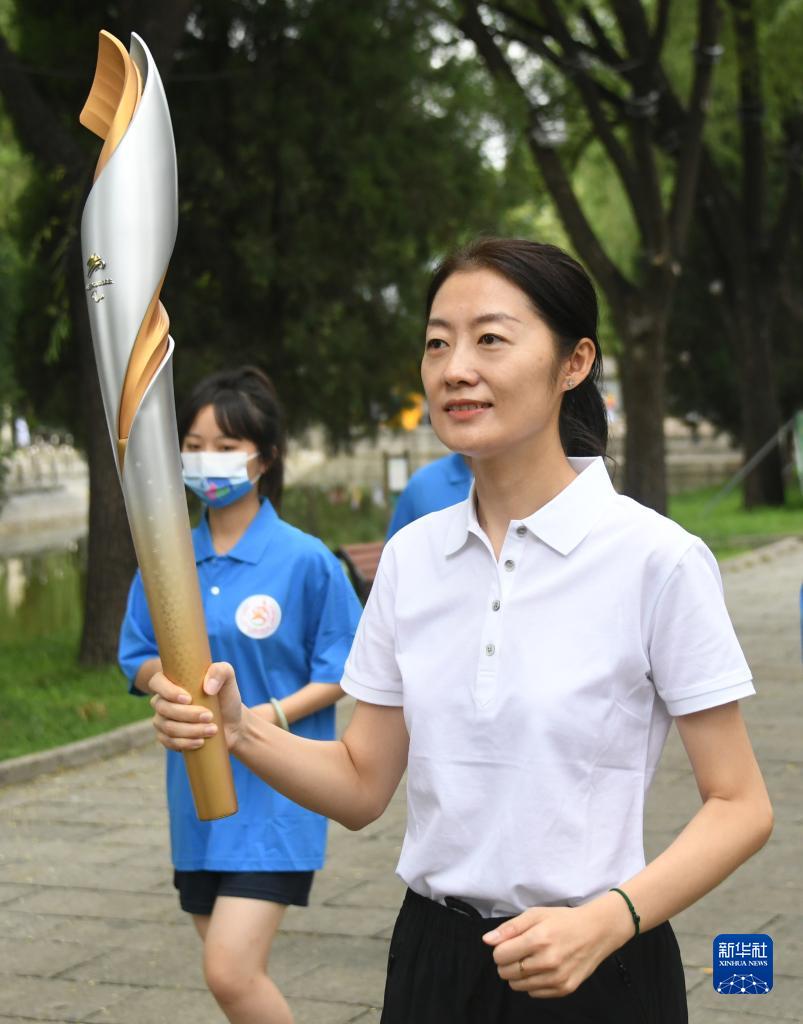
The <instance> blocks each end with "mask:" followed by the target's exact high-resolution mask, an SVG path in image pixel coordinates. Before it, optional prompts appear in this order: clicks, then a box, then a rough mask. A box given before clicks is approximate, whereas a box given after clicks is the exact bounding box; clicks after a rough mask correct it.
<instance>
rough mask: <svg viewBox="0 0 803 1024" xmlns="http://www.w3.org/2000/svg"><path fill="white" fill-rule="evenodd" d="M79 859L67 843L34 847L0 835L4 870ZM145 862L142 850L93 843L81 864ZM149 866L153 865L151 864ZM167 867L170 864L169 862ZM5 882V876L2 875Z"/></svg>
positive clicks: (85, 849)
mask: <svg viewBox="0 0 803 1024" xmlns="http://www.w3.org/2000/svg"><path fill="white" fill-rule="evenodd" d="M74 856H75V844H74V843H70V842H67V841H66V840H64V839H54V840H52V841H48V840H38V841H37V842H36V843H32V842H31V841H30V840H29V839H25V838H22V837H21V836H14V835H12V836H7V835H5V834H2V835H0V868H2V866H3V865H4V864H7V863H10V862H14V863H22V862H27V861H45V862H49V863H51V864H59V863H62V862H64V861H68V860H71V859H72V858H74ZM128 857H131V858H136V859H137V860H138V861H141V859H142V849H141V847H137V846H129V847H128V848H127V849H126V847H123V846H117V845H110V844H106V843H103V842H102V841H98V840H93V841H91V842H87V843H84V844H83V845H82V846H81V864H87V865H88V864H120V863H124V862H125V860H126V859H127V858H128ZM147 863H151V861H150V860H148V861H147ZM166 863H167V862H166ZM0 880H2V874H0Z"/></svg>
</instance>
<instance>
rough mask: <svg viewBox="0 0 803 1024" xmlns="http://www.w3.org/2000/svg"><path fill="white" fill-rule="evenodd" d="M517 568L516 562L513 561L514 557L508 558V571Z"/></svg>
mask: <svg viewBox="0 0 803 1024" xmlns="http://www.w3.org/2000/svg"><path fill="white" fill-rule="evenodd" d="M515 568H516V563H515V562H514V561H513V559H512V558H508V560H507V561H506V562H505V569H506V570H507V571H508V572H513V570H514V569H515Z"/></svg>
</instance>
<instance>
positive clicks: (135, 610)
mask: <svg viewBox="0 0 803 1024" xmlns="http://www.w3.org/2000/svg"><path fill="white" fill-rule="evenodd" d="M193 544H194V547H195V561H196V564H197V566H198V577H199V580H200V584H201V595H202V597H203V604H204V613H205V615H206V624H207V630H208V632H209V642H210V646H211V649H212V658H213V660H214V661H229V662H231V664H232V665H233V666H234V669H235V671H236V673H237V683H238V685H239V687H240V693H241V695H242V699H243V702H244V703H245V704H246V705H248V706H249V707H251V706H253V705H255V704H264V703H266V702H267V701H269V700H270V699H271V697H276V698H278V699H279V700H281V698H282V697H287V696H288V695H289V694H291V693H295V692H296V691H297V690H299V689H301V687H302V686H306V684H307V683H309V682H316V683H339V682H340V678H341V676H342V674H343V664H344V662H345V660H346V656H347V654H348V653H349V650H350V648H351V642H352V640H353V638H354V631H355V629H356V627H357V622H358V620H359V618H360V613H361V611H362V609H361V607H360V603H359V601H358V600H357V597H356V595H355V593H354V590H353V589H352V587H351V584H350V583H349V581H348V580H347V579H346V576H345V575H344V573H343V570H342V568H341V566H340V563H339V562H338V560H337V559H336V558H335V556H334V555H333V554H332V553H331V551H329V549H328V548H327V547H326V545H325V544H323V543H322V542H321V541H320V540H318V539H317V538H315V537H311V536H310V535H309V534H306V533H303V532H302V531H301V530H297V529H296V528H295V527H294V526H290V524H289V523H285V522H284V521H283V520H281V519H280V518H279V517H278V515H277V514H276V512H275V510H274V508H273V506H272V505H271V503H270V502H269V501H267V500H265V501H263V502H262V505H261V507H260V510H259V513H258V514H257V516H256V517H255V518H254V520H253V522H252V523H251V524H250V526H249V527H248V529H247V530H246V532H245V534H244V535H243V537H242V538H241V539H240V541H239V542H238V543H237V544H236V545H235V547H234V548H232V550H231V551H229V552H227V553H226V554H225V555H218V554H217V553H216V552H215V549H214V547H213V545H212V537H211V535H210V533H209V527H208V525H207V522H206V518H205V517H204V518H203V519H202V520H201V524H200V526H198V527H197V528H196V529H195V530H193ZM157 656H158V649H157V647H156V640H155V637H154V633H153V626H152V624H151V618H150V614H149V613H148V606H147V603H146V600H145V591H144V589H143V586H142V580H141V578H140V574H139V572H137V574H136V576H135V577H134V581H133V583H132V585H131V590H130V593H129V595H128V606H127V609H126V615H125V619H124V621H123V626H122V631H121V634H120V647H119V661H120V666H121V668H122V670H123V672H124V673H125V674H126V676H127V677H128V679H129V681H130V683H131V691H132V692H138V691H136V690H135V689H134V686H133V681H134V678H135V677H136V674H137V670H138V669H139V667H140V665H141V664H142V662H143V661H145V660H146V659H147V658H153V657H157ZM292 731H293V732H294V733H296V734H297V735H299V736H307V737H309V738H310V739H317V740H331V739H333V738H334V736H335V709H334V706H332V707H328V708H324V709H323V710H322V711H318V712H316V713H315V714H313V715H310V716H308V717H307V718H304V719H302V720H301V721H298V722H294V723H293V725H292ZM232 771H233V773H234V784H235V786H236V789H237V800H238V804H239V811H238V812H237V814H234V815H232V817H230V818H223V819H221V820H220V821H199V820H198V818H197V816H196V814H195V809H194V805H193V801H192V793H191V791H190V786H189V781H188V779H187V772H186V769H185V767H184V759H183V756H182V755H181V754H178V753H176V752H175V751H168V752H167V800H168V807H169V810H170V839H171V848H172V854H173V864H174V865H175V867H176V868H177V869H178V870H180V871H198V870H208V871H311V870H315V869H317V868H320V867H322V866H323V860H324V853H325V848H326V827H327V821H326V818H324V817H322V816H321V815H319V814H314V813H313V812H312V811H308V810H306V809H305V808H303V807H299V806H298V804H295V803H293V802H292V801H291V800H288V799H287V798H286V797H284V796H282V795H281V794H280V793H277V792H275V791H274V790H273V789H271V787H270V786H268V785H267V783H265V782H263V781H262V780H261V779H259V778H258V777H257V776H256V775H254V774H253V772H251V771H250V770H249V769H248V768H246V767H245V766H244V765H243V764H241V763H240V762H239V761H237V760H236V759H234V758H232Z"/></svg>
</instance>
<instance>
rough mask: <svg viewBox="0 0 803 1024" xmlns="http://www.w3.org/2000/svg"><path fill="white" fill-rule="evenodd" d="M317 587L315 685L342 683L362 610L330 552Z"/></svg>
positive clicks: (311, 670) (312, 669)
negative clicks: (346, 661) (341, 678)
mask: <svg viewBox="0 0 803 1024" xmlns="http://www.w3.org/2000/svg"><path fill="white" fill-rule="evenodd" d="M326 555H327V557H326V560H325V563H324V567H323V571H322V572H321V573H320V574H319V575H318V580H316V584H317V585H316V587H315V604H316V606H317V609H318V614H317V616H316V617H315V618H314V619H313V621H312V637H311V644H310V668H309V677H310V681H311V682H316V683H338V682H340V677H341V676H342V675H343V665H344V663H345V660H346V657H347V655H348V653H349V651H350V650H351V644H352V642H353V640H354V633H355V630H356V629H357V623H358V622H359V621H360V613H361V612H362V607H361V605H360V602H359V601H358V599H357V595H356V594H355V593H354V588H353V587H352V585H351V583H349V581H348V579H347V578H346V575H345V573H344V572H343V570H342V569H341V567H340V563H339V562H338V561H337V559H336V558H335V556H334V555H332V554H331V553H330V552H326Z"/></svg>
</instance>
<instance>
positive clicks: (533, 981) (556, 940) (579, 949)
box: [483, 904, 622, 999]
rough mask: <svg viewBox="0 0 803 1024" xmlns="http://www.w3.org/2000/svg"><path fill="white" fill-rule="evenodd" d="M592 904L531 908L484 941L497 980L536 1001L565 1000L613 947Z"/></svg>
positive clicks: (489, 933) (500, 927)
mask: <svg viewBox="0 0 803 1024" xmlns="http://www.w3.org/2000/svg"><path fill="white" fill-rule="evenodd" d="M611 931H612V930H611V928H610V927H609V928H607V929H606V928H604V927H602V921H601V920H599V915H598V914H596V912H595V910H594V909H592V907H591V905H590V904H587V905H585V906H581V907H530V909H529V910H525V911H524V913H522V914H519V915H518V917H514V918H511V919H510V921H506V922H505V923H504V924H503V925H500V926H499V927H498V928H495V929H494V930H493V931H490V932H486V934H485V935H483V940H484V941H485V942H487V943H488V945H489V946H493V947H494V953H493V956H494V960H495V961H496V964H497V968H498V971H499V977H500V978H502V979H504V980H505V981H507V982H508V983H509V984H510V987H511V988H512V989H514V990H515V991H516V992H526V993H527V994H528V995H530V996H532V997H533V998H535V999H556V998H560V997H562V996H567V995H569V994H570V993H571V992H574V990H575V989H576V988H577V987H578V986H579V985H580V984H581V983H582V982H583V981H585V979H586V978H588V977H589V975H591V974H592V973H593V972H594V970H595V969H596V968H597V966H598V965H599V964H600V963H601V961H602V960H604V959H605V957H606V956H608V955H609V954H610V953H612V952H613V950H614V949H618V947H619V945H622V942H618V943H617V944H616V945H612V942H613V943H616V937H614V936H612V935H611Z"/></svg>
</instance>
